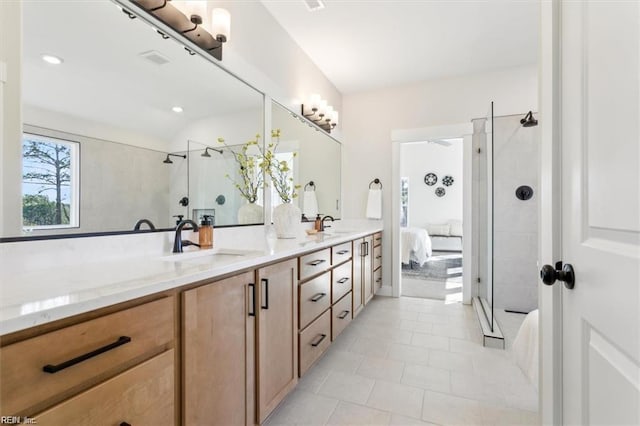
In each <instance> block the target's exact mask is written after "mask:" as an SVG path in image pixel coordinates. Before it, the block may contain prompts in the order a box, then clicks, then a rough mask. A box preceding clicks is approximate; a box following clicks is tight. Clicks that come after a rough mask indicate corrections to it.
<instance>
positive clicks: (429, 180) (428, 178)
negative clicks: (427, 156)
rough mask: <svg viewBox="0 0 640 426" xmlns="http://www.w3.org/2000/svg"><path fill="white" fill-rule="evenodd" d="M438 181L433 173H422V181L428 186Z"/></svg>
mask: <svg viewBox="0 0 640 426" xmlns="http://www.w3.org/2000/svg"><path fill="white" fill-rule="evenodd" d="M437 182H438V176H436V174H435V173H427V174H426V175H424V183H426V184H427V185H429V186H433V185H435V184H436V183H437Z"/></svg>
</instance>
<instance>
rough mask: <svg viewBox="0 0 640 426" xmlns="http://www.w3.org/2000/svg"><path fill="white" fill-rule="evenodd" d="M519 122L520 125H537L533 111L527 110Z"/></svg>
mask: <svg viewBox="0 0 640 426" xmlns="http://www.w3.org/2000/svg"><path fill="white" fill-rule="evenodd" d="M520 124H522V127H533V126H537V125H538V120H536V119H535V118H533V112H532V111H529V112H528V113H527V115H525V116H524V118H523V119H521V120H520Z"/></svg>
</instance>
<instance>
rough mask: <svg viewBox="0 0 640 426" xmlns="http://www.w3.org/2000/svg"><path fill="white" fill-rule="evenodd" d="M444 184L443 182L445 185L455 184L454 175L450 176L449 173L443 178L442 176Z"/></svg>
mask: <svg viewBox="0 0 640 426" xmlns="http://www.w3.org/2000/svg"><path fill="white" fill-rule="evenodd" d="M442 184H443V185H444V186H451V185H453V177H452V176H449V175H447V176H445V177H443V178H442Z"/></svg>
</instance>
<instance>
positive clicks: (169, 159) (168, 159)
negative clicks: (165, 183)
mask: <svg viewBox="0 0 640 426" xmlns="http://www.w3.org/2000/svg"><path fill="white" fill-rule="evenodd" d="M170 157H180V158H187V156H186V155H180V154H167V158H165V159H164V161H163V163H164V164H173V161H171V158H170Z"/></svg>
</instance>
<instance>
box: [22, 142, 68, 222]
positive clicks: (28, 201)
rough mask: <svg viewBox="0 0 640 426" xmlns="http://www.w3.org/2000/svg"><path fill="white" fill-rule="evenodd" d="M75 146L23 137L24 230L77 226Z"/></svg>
mask: <svg viewBox="0 0 640 426" xmlns="http://www.w3.org/2000/svg"><path fill="white" fill-rule="evenodd" d="M78 146H79V144H78V143H77V142H71V141H66V140H61V139H55V138H50V137H44V136H40V135H34V134H29V133H24V134H23V137H22V224H23V227H24V228H27V229H29V228H32V229H37V228H58V227H60V228H62V227H75V226H78V173H77V170H78V150H79V147H78Z"/></svg>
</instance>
